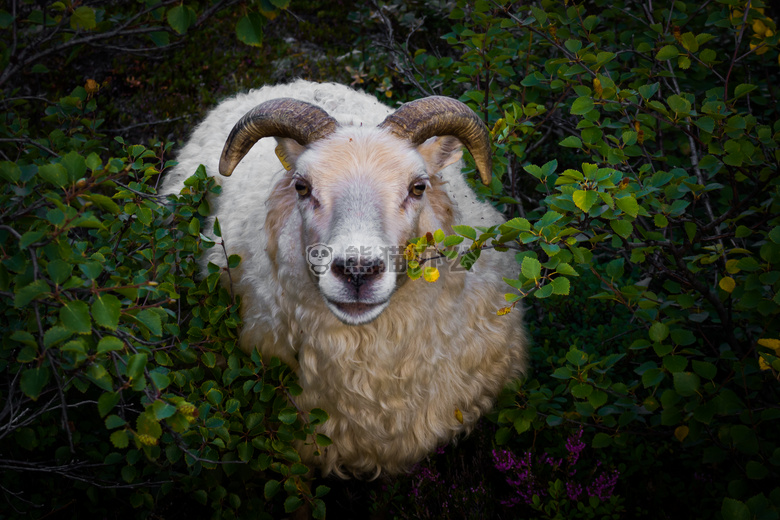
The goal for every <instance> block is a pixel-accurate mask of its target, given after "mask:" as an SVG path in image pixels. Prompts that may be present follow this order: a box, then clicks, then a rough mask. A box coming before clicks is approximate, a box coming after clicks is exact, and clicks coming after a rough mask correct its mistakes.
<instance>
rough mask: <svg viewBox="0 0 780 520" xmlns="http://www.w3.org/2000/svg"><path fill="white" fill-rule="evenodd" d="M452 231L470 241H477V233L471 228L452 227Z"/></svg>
mask: <svg viewBox="0 0 780 520" xmlns="http://www.w3.org/2000/svg"><path fill="white" fill-rule="evenodd" d="M452 230H453V231H455V233H457V234H459V235H462V236H464V237H466V238H470V239H471V240H476V239H477V232H476V231H475V230H474V228H473V227H471V226H452Z"/></svg>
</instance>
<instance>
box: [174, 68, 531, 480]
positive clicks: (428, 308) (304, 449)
mask: <svg viewBox="0 0 780 520" xmlns="http://www.w3.org/2000/svg"><path fill="white" fill-rule="evenodd" d="M281 97H289V98H295V99H298V100H301V101H306V102H309V103H312V104H314V105H317V106H319V107H321V108H322V109H324V110H325V111H326V112H328V114H329V115H330V116H331V117H333V118H334V119H336V120H337V121H338V122H339V124H340V128H339V129H338V130H337V131H336V132H335V133H334V134H333V135H331V136H330V137H328V138H327V139H323V140H322V141H319V142H315V143H312V144H310V145H309V146H308V148H307V151H306V152H304V153H303V154H302V155H301V156H300V160H299V162H298V163H297V164H296V169H295V171H294V172H287V171H286V170H285V169H284V168H283V167H282V166H281V164H280V162H279V160H278V159H277V156H276V154H275V153H274V148H275V147H276V146H277V141H276V140H275V139H272V138H266V139H261V140H260V141H258V142H257V143H256V144H255V145H254V146H253V147H252V149H251V150H250V151H249V153H247V154H246V156H245V157H244V158H243V159H242V160H241V162H240V163H239V164H238V166H237V167H236V168H235V170H234V172H233V174H232V176H231V177H229V178H224V177H221V176H219V174H218V171H219V169H218V166H219V160H220V154H221V152H222V148H223V146H224V144H225V141H226V139H227V136H228V134H229V133H230V131H231V129H232V128H233V125H234V124H235V123H236V122H237V121H238V120H239V119H241V117H242V116H243V115H244V114H245V113H246V112H247V111H249V110H250V109H252V108H254V107H255V106H256V105H259V104H260V103H263V102H265V101H268V100H271V99H275V98H281ZM391 112H392V110H391V109H390V108H388V107H386V106H385V105H382V104H381V103H379V102H378V101H377V100H376V99H374V98H372V97H370V96H368V95H366V94H363V93H359V92H356V91H354V90H352V89H350V88H348V87H345V86H342V85H337V84H317V83H310V82H306V81H301V80H299V81H296V82H294V83H290V84H287V85H277V86H268V87H264V88H261V89H258V90H253V91H251V92H248V93H246V94H239V95H237V96H236V97H233V98H230V99H228V100H226V101H224V102H222V103H221V104H220V105H219V106H217V108H216V109H214V110H213V111H212V112H211V113H210V114H209V115H208V116H207V117H206V119H205V120H204V121H203V122H202V123H201V124H200V125H199V126H198V127H197V128H196V130H195V132H194V133H193V135H192V137H191V138H190V140H189V141H188V143H187V144H186V145H185V146H184V147H183V148H182V149H181V150H180V151H179V154H178V161H179V164H178V166H176V167H175V168H174V169H173V170H172V171H171V172H170V173H169V174H168V175H167V176H166V179H165V181H164V185H163V188H162V193H163V194H170V193H178V191H179V190H180V189H181V188H182V187H183V183H184V180H185V179H186V178H187V177H189V176H190V175H192V174H193V173H194V172H195V170H196V169H197V167H198V166H199V165H200V164H203V165H204V166H205V168H206V171H207V173H208V174H209V175H212V176H214V177H215V178H216V180H217V182H218V183H219V184H220V185H221V186H222V194H221V195H219V196H218V197H213V198H211V199H210V204H211V210H212V216H211V217H210V219H211V221H212V222H213V218H214V217H217V218H219V222H220V226H221V231H222V237H223V240H224V242H225V246H226V248H227V253H228V255H231V254H238V255H240V256H241V257H242V262H241V265H240V266H239V268H238V269H235V270H232V273H231V274H232V278H233V284H234V289H235V290H236V291H237V293H238V294H240V295H241V297H242V309H241V316H242V319H243V326H242V329H241V332H240V345H241V347H242V349H243V350H244V351H246V352H249V351H251V350H252V349H254V348H257V349H259V350H260V352H261V353H262V354H263V355H264V356H265V358H266V359H268V358H270V357H271V356H278V357H279V358H281V359H282V360H283V361H285V362H286V363H288V364H290V366H292V367H293V368H294V369H295V370H296V372H297V374H298V376H299V378H300V383H301V386H302V388H303V393H302V394H301V395H300V396H299V397H297V398H296V403H297V405H298V406H299V407H301V408H303V409H307V408H314V407H318V408H322V409H324V410H325V411H327V412H328V414H329V416H330V418H329V419H328V420H327V421H326V423H325V424H324V425H323V426H321V427H320V429H319V431H320V432H321V433H323V434H325V435H327V436H329V437H330V438H331V439H332V440H333V444H332V445H331V446H329V447H327V448H324V449H322V454H321V455H315V454H314V448H313V447H312V446H310V445H308V446H307V445H303V444H302V445H300V446H299V451H300V452H301V456H302V458H303V460H304V461H305V462H307V463H309V464H313V465H316V466H319V467H320V468H321V469H322V471H323V473H325V474H327V473H330V472H335V473H337V474H339V475H347V474H352V475H357V476H368V477H373V476H375V475H378V474H379V473H380V472H387V473H398V472H402V471H404V470H406V469H408V468H409V467H410V466H411V465H413V464H414V463H415V462H417V461H419V460H420V459H421V458H423V457H424V456H425V455H426V454H428V453H430V452H431V451H432V450H434V449H435V448H436V447H437V446H439V445H442V444H444V443H446V442H448V441H450V440H452V439H453V438H454V437H455V436H456V435H458V434H459V433H460V432H464V431H466V432H467V431H469V430H470V429H471V428H472V427H473V426H474V424H475V423H476V421H477V420H478V418H479V417H480V416H481V415H482V414H484V413H485V412H487V411H488V410H489V409H490V407H491V406H492V402H493V399H494V398H495V396H496V395H497V394H498V392H499V391H500V390H501V388H502V387H503V386H504V385H505V384H506V383H507V382H508V381H509V380H511V379H512V378H513V377H516V376H517V375H518V374H519V373H520V372H521V371H522V369H523V367H524V366H525V352H526V344H527V340H526V337H525V332H524V328H523V326H522V323H521V321H522V320H521V312H513V313H511V314H509V315H507V316H497V315H496V310H497V309H498V308H500V307H502V306H504V305H505V303H504V298H503V294H504V292H506V291H505V287H506V285H505V283H504V282H503V280H502V276H515V274H516V270H517V265H516V263H515V261H514V258H513V255H511V254H507V253H498V252H495V251H489V250H488V251H484V252H483V253H482V256H481V257H480V259H479V260H478V261H477V262H476V264H475V265H474V267H473V268H472V269H471V270H470V271H468V272H449V270H448V269H447V268H446V267H440V272H441V278H440V279H439V280H438V281H437V282H435V283H427V282H425V281H423V280H415V281H411V280H406V279H405V276H406V275H405V273H399V274H398V276H397V277H394V278H393V277H390V276H389V275H388V277H385V276H384V275H383V276H382V277H377V281H376V282H375V284H374V286H372V287H371V291H370V293H369V296H367V297H366V298H368V299H369V300H370V301H371V303H375V302H374V300H371V298H375V300H376V302H379V301H380V300H381V301H382V302H384V303H383V305H384V306H377V308H376V313H378V316H374V315H371V316H369V318H370V320H371V321H368V322H367V323H363V324H358V325H355V324H347V323H345V322H344V321H342V320H344V316H337V314H335V313H336V312H338V309H336V308H335V307H334V305H333V304H332V303H329V302H327V301H326V299H329V298H336V299H338V298H340V296H339V294H340V293H339V286H338V283H339V280H338V279H334V278H333V277H332V276H331V277H330V278H329V277H328V276H330V273H328V275H326V276H323V277H321V278H319V279H317V278H316V277H315V276H314V275H312V272H311V271H310V265H309V262H308V261H307V251H306V247H307V245H309V244H307V243H306V242H307V241H308V240H313V237H315V235H316V238H322V237H326V238H331V239H333V241H334V244H328V246H330V247H331V252H332V253H333V254H339V248H343V247H346V246H348V243H349V242H351V241H356V242H360V244H361V245H364V246H366V248H367V249H372V250H374V248H379V247H383V246H399V245H401V244H402V243H403V242H404V241H405V240H407V239H409V238H412V237H413V236H420V235H424V234H425V233H426V232H428V231H430V232H433V231H435V230H436V229H438V228H443V229H444V230H445V232H447V233H452V230H451V226H452V225H453V224H460V223H463V224H469V225H472V226H490V225H494V224H498V223H500V222H502V221H503V219H502V217H501V215H500V214H499V213H498V212H497V211H496V210H495V209H494V208H493V207H492V206H490V204H487V203H484V202H480V201H478V200H477V198H476V197H475V195H474V194H473V192H472V191H471V189H470V188H469V186H468V184H467V183H466V182H465V180H464V178H463V176H462V174H461V172H460V170H461V167H462V162H461V161H459V160H458V161H455V162H454V163H453V164H451V165H449V166H447V167H445V168H444V169H442V170H441V171H438V172H436V171H426V165H428V166H430V161H429V160H428V159H426V158H423V155H424V152H423V151H421V150H422V148H421V147H424V146H425V145H421V147H414V146H413V145H411V144H410V143H406V142H400V140H399V139H398V138H396V137H395V136H391V135H390V134H389V133H387V132H385V131H383V130H378V129H376V128H375V127H376V126H377V125H378V124H380V123H381V122H382V121H383V120H384V119H385V117H386V116H387V115H388V114H390V113H391ZM318 147H319V148H318ZM426 161H427V162H426ZM398 172H401V173H400V174H399V173H398ZM291 175H309V176H310V177H311V179H312V181H313V184H312V192H313V195H312V196H313V197H315V196H316V197H317V201H318V203H320V206H319V207H317V208H316V210H313V209H312V206H311V204H310V203H307V202H306V201H301V200H299V198H298V195H297V194H296V191H295V189H294V188H293V186H291V183H292V182H293V181H291ZM409 179H412V181H413V182H425V183H427V184H428V187H427V189H425V192H424V195H423V197H422V198H421V199H420V200H419V201H416V200H412V201H405V200H404V197H405V194H407V192H408V189H409V188H408V186H407V184H408V183H409V182H410V181H409ZM345 200H346V201H348V202H347V203H346V204H345V203H344V202H343V201H345ZM307 204H309V205H308V206H307ZM207 229H211V226H207ZM415 233H416V234H415ZM201 261H202V265H203V270H204V272H205V267H206V265H207V264H208V262H213V263H215V264H217V265H220V266H225V255H224V254H223V252H222V250H221V248H212V249H210V250H209V251H207V252H206V253H205V254H204V255H203V258H202V259H201ZM225 282H226V280H225ZM461 414H462V422H461V421H460V420H459V419H460V417H459V416H460V415H461Z"/></svg>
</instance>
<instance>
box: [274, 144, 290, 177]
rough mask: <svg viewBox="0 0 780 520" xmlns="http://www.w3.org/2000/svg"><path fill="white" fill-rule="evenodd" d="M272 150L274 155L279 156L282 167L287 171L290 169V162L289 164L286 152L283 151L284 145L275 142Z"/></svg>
mask: <svg viewBox="0 0 780 520" xmlns="http://www.w3.org/2000/svg"><path fill="white" fill-rule="evenodd" d="M274 151H275V152H276V156H277V157H278V158H279V162H280V163H282V166H284V169H285V170H287V171H288V172H289V171H290V170H292V164H290V162H289V161H288V160H287V154H286V153H285V151H284V147H282V145H281V144H277V145H276V148H275V149H274Z"/></svg>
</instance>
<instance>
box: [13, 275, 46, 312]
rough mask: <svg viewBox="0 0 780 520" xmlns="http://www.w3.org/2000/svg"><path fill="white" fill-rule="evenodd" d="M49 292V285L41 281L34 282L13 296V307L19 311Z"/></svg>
mask: <svg viewBox="0 0 780 520" xmlns="http://www.w3.org/2000/svg"><path fill="white" fill-rule="evenodd" d="M48 292H49V284H47V283H46V282H45V281H43V280H35V281H34V282H32V283H31V284H28V285H25V286H24V287H22V288H21V289H19V290H18V291H17V292H16V294H15V295H14V307H16V308H17V309H21V308H22V307H25V306H26V305H27V304H29V303H30V302H31V301H33V300H34V299H36V298H37V297H39V296H41V295H42V294H46V293H48Z"/></svg>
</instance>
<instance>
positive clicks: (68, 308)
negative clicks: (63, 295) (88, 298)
mask: <svg viewBox="0 0 780 520" xmlns="http://www.w3.org/2000/svg"><path fill="white" fill-rule="evenodd" d="M60 320H62V324H63V325H64V326H65V328H67V329H68V330H71V331H73V332H75V333H76V334H89V333H90V332H92V320H91V319H90V317H89V307H88V306H87V304H86V303H85V302H82V301H79V300H76V301H71V302H67V303H66V304H65V305H63V306H62V307H61V308H60Z"/></svg>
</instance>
